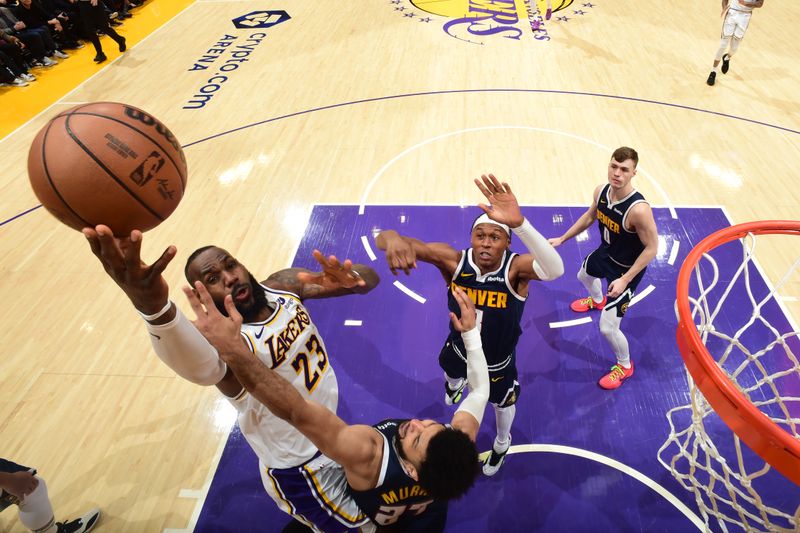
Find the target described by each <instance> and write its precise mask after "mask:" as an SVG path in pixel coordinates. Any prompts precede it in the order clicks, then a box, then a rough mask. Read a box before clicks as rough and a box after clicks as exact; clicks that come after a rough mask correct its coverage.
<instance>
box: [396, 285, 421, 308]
mask: <svg viewBox="0 0 800 533" xmlns="http://www.w3.org/2000/svg"><path fill="white" fill-rule="evenodd" d="M393 285H394V286H395V287H397V288H398V289H400V290H401V291H403V292H404V293H406V294H407V295H409V296H411V297H412V298H414V299H415V300H416V301H418V302H419V303H421V304H424V303H425V302H426V300H425V298H423V297H422V296H420V295H419V294H417V293H416V292H414V291H412V290H411V289H409V288H408V287H406V286H405V285H403V284H402V283H400V282H399V281H395V282H394V283H393Z"/></svg>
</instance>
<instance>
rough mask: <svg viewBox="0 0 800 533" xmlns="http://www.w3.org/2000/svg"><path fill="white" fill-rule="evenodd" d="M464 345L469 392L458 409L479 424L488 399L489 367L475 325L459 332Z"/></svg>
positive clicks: (479, 334) (478, 330)
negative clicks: (472, 417)
mask: <svg viewBox="0 0 800 533" xmlns="http://www.w3.org/2000/svg"><path fill="white" fill-rule="evenodd" d="M461 338H462V339H464V346H465V347H466V348H467V381H469V394H468V395H467V397H466V399H465V400H464V401H462V402H461V405H460V406H459V408H458V410H457V411H456V412H458V411H466V412H468V413H469V414H471V415H472V416H474V417H475V420H477V421H478V425H480V423H481V420H483V412H484V410H485V409H486V404H487V403H488V401H489V367H488V366H486V356H485V355H484V354H483V346H481V331H480V329H479V328H477V327H475V328H472V329H471V330H469V331H465V332H463V333H462V334H461Z"/></svg>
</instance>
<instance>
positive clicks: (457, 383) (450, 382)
mask: <svg viewBox="0 0 800 533" xmlns="http://www.w3.org/2000/svg"><path fill="white" fill-rule="evenodd" d="M444 379H445V381H447V386H448V387H450V390H456V389H457V388H459V387H461V386H462V385H463V384H464V378H451V377H450V376H448V375H447V373H446V372H445V374H444Z"/></svg>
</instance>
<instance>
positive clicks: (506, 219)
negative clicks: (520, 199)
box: [475, 174, 525, 228]
mask: <svg viewBox="0 0 800 533" xmlns="http://www.w3.org/2000/svg"><path fill="white" fill-rule="evenodd" d="M475 185H477V186H478V188H479V189H480V190H481V192H482V193H483V195H484V196H485V197H486V199H487V200H488V201H489V203H490V204H491V205H486V204H478V207H480V208H481V209H483V212H484V213H486V214H487V215H488V216H489V218H491V219H492V220H494V221H495V222H500V223H501V224H505V225H506V226H508V227H510V228H517V227H519V226H521V225H522V223H523V222H524V221H525V217H523V216H522V211H520V209H519V203H517V197H516V196H514V193H513V192H511V187H510V186H509V185H508V183H506V182H503V183H500V180H498V179H497V178H496V177H494V174H489V175H488V176H486V175H483V176H481V179H479V180H478V179H476V180H475Z"/></svg>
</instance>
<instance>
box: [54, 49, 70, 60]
mask: <svg viewBox="0 0 800 533" xmlns="http://www.w3.org/2000/svg"><path fill="white" fill-rule="evenodd" d="M53 55H54V56H56V57H57V58H59V59H66V58H68V57H69V56H68V55H67V54H65V53H64V52H62V51H61V50H56V51H55V52H53Z"/></svg>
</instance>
